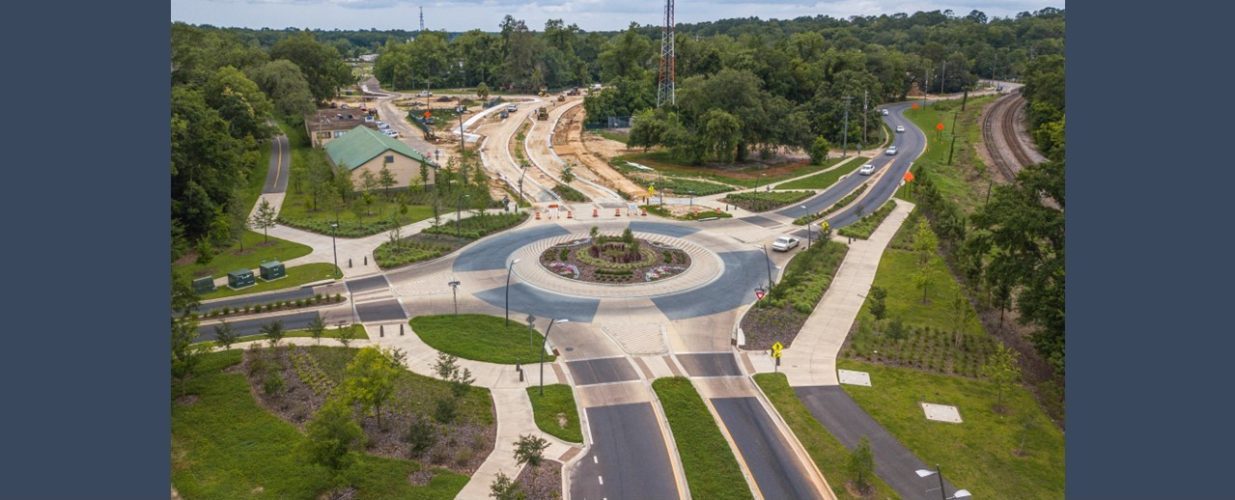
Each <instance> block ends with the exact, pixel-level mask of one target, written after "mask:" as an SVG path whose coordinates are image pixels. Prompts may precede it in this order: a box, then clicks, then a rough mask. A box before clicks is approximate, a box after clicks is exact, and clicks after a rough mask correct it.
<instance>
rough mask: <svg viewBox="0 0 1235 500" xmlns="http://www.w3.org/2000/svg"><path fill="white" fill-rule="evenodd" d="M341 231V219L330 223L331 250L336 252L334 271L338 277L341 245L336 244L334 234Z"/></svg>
mask: <svg viewBox="0 0 1235 500" xmlns="http://www.w3.org/2000/svg"><path fill="white" fill-rule="evenodd" d="M338 232H339V221H334V222H331V223H330V251H331V252H334V272H335V277H336V278H337V277H338V275H339V274H341V273H340V271H341V270H340V269H339V247H337V246H335V244H334V236H335V234H337V233H338Z"/></svg>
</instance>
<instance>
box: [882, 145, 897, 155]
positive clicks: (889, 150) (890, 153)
mask: <svg viewBox="0 0 1235 500" xmlns="http://www.w3.org/2000/svg"><path fill="white" fill-rule="evenodd" d="M884 154H886V155H888V156H892V155H894V154H896V146H892V147H890V148H888V150H887V151H884Z"/></svg>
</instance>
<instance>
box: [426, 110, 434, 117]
mask: <svg viewBox="0 0 1235 500" xmlns="http://www.w3.org/2000/svg"><path fill="white" fill-rule="evenodd" d="M430 116H433V114H432V113H429V112H428V111H425V119H428V118H429V117H430Z"/></svg>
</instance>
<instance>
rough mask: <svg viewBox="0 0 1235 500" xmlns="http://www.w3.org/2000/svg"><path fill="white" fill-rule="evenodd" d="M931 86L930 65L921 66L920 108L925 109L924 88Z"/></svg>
mask: <svg viewBox="0 0 1235 500" xmlns="http://www.w3.org/2000/svg"><path fill="white" fill-rule="evenodd" d="M930 86H931V67H930V65H929V64H928V65H926V67H925V68H922V109H926V89H928V88H930Z"/></svg>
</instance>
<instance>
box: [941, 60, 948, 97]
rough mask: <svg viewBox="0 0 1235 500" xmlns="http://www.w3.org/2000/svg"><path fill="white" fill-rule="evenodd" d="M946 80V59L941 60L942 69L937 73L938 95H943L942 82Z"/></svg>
mask: <svg viewBox="0 0 1235 500" xmlns="http://www.w3.org/2000/svg"><path fill="white" fill-rule="evenodd" d="M947 80H948V61H944V62H943V71H942V72H940V73H939V95H943V82H945V81H947Z"/></svg>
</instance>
